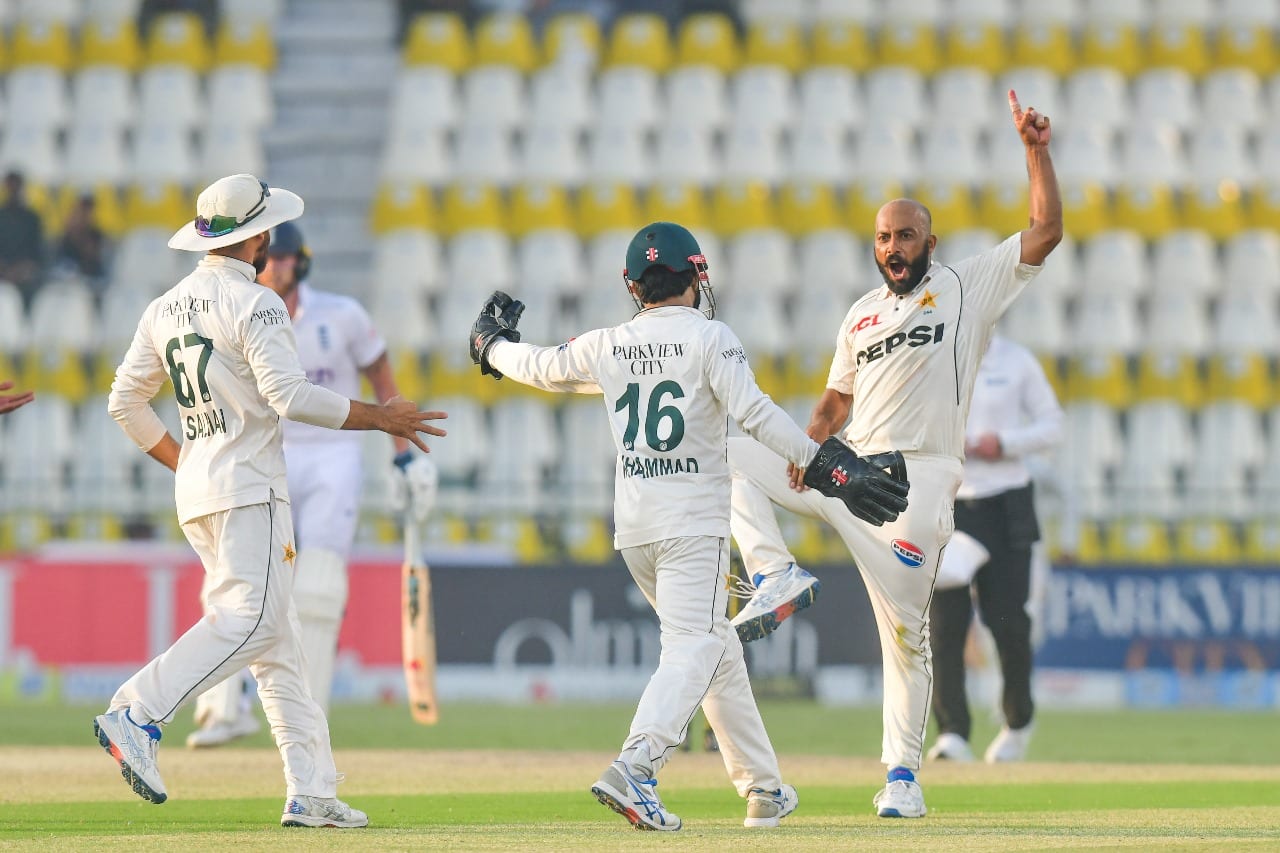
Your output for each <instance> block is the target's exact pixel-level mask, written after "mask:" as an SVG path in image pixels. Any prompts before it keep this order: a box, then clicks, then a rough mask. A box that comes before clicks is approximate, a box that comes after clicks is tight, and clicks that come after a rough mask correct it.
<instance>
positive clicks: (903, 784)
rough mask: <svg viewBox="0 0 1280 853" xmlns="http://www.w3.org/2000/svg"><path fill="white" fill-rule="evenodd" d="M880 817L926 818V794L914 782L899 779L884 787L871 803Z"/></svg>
mask: <svg viewBox="0 0 1280 853" xmlns="http://www.w3.org/2000/svg"><path fill="white" fill-rule="evenodd" d="M871 802H872V804H873V805H874V806H875V807H876V814H878V815H880V817H924V816H925V812H926V811H928V810H927V809H926V808H925V807H924V792H923V791H921V790H920V784H919V783H918V782H916V781H914V780H908V779H898V780H896V781H894V782H890V783H888V784H887V785H885V786H884V790H882V791H881V792H880V793H878V794H876V796H875V798H874V799H873V800H872V801H871Z"/></svg>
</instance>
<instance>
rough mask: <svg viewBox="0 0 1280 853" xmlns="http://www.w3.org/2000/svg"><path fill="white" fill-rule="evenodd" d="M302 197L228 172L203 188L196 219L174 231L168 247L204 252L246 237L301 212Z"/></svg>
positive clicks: (254, 179)
mask: <svg viewBox="0 0 1280 853" xmlns="http://www.w3.org/2000/svg"><path fill="white" fill-rule="evenodd" d="M302 207H303V205H302V198H301V197H300V196H299V195H297V193H291V192H289V191H288V190H286V189H281V188H279V187H268V186H267V184H266V181H260V180H258V179H257V178H256V177H254V176H253V175H247V174H244V175H229V176H227V177H225V178H219V179H218V180H216V181H214V182H213V183H212V184H210V185H209V186H207V187H205V188H204V191H203V192H202V193H200V196H199V198H197V199H196V218H195V219H194V220H192V221H191V222H188V223H187V224H186V225H184V226H182V227H181V228H179V229H178V230H177V231H175V232H174V234H173V236H172V237H170V238H169V248H170V249H181V250H182V251H184V252H207V251H209V250H210V249H220V248H222V247H223V246H232V245H234V244H236V243H239V242H241V241H242V240H248V239H249V238H250V237H252V236H254V235H255V234H261V233H262V232H263V231H270V230H271V229H272V228H275V227H276V226H277V225H279V224H280V223H281V222H288V221H289V220H290V219H297V218H298V217H299V216H301V215H302Z"/></svg>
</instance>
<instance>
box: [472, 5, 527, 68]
mask: <svg viewBox="0 0 1280 853" xmlns="http://www.w3.org/2000/svg"><path fill="white" fill-rule="evenodd" d="M474 62H475V64H476V65H511V66H514V67H516V68H519V69H520V70H521V71H522V72H524V73H525V74H528V73H529V72H530V71H532V70H533V69H534V68H536V67H537V65H538V45H537V42H535V41H534V38H533V27H532V26H530V24H529V19H528V18H526V17H525V16H524V15H517V14H506V13H499V14H495V15H489V16H488V17H486V18H485V19H484V20H483V21H481V22H480V25H479V26H478V27H476V33H475V59H474Z"/></svg>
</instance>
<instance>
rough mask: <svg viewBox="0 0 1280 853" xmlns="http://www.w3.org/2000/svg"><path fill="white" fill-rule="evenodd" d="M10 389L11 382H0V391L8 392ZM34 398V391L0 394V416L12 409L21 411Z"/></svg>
mask: <svg viewBox="0 0 1280 853" xmlns="http://www.w3.org/2000/svg"><path fill="white" fill-rule="evenodd" d="M12 387H13V383H12V382H0V391H8V390H9V389H10V388H12ZM35 398H36V392H35V391H23V392H22V393H21V394H0V415H4V414H8V413H9V412H12V411H13V410H14V409H21V408H22V407H23V406H25V405H26V404H27V403H30V402H31V401H32V400H34V399H35Z"/></svg>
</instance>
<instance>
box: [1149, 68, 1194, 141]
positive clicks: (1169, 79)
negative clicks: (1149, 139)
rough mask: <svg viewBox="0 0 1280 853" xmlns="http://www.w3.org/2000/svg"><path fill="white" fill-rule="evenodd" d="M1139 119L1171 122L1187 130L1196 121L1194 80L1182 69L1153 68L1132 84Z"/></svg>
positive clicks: (1164, 122) (1158, 122)
mask: <svg viewBox="0 0 1280 853" xmlns="http://www.w3.org/2000/svg"><path fill="white" fill-rule="evenodd" d="M1133 99H1134V109H1135V111H1136V118H1137V120H1138V121H1139V122H1142V123H1157V124H1170V125H1173V126H1174V127H1176V128H1177V129H1178V130H1180V131H1181V130H1187V129H1188V128H1190V127H1191V126H1192V125H1193V124H1194V123H1195V122H1196V120H1197V118H1198V113H1199V110H1198V108H1197V104H1196V95H1195V81H1193V80H1192V79H1191V75H1190V74H1188V73H1187V72H1186V71H1183V70H1182V69H1180V68H1154V69H1152V70H1150V71H1145V72H1143V73H1142V74H1140V75H1139V76H1138V78H1137V79H1136V80H1135V81H1134V83H1133Z"/></svg>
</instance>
